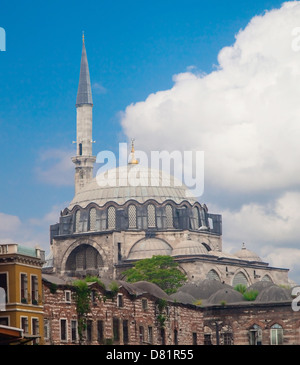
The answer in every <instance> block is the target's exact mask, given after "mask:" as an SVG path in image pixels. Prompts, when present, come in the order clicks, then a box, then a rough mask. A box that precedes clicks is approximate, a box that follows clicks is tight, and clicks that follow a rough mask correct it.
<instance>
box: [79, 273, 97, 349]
mask: <svg viewBox="0 0 300 365" xmlns="http://www.w3.org/2000/svg"><path fill="white" fill-rule="evenodd" d="M89 282H97V283H98V284H99V285H101V286H102V287H104V284H103V283H102V282H101V281H100V280H99V279H98V278H97V277H91V276H87V277H86V278H85V279H83V280H76V281H74V282H73V285H74V288H75V298H74V299H75V303H76V311H77V317H78V335H79V342H80V343H81V342H82V341H83V332H84V330H85V329H86V317H87V314H88V313H89V312H90V311H91V307H90V304H91V289H90V288H89V286H88V283H89Z"/></svg>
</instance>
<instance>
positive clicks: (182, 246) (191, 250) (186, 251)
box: [172, 240, 208, 257]
mask: <svg viewBox="0 0 300 365" xmlns="http://www.w3.org/2000/svg"><path fill="white" fill-rule="evenodd" d="M207 254H208V251H207V249H206V248H205V247H204V245H203V244H202V243H200V242H198V241H194V240H185V241H181V242H179V243H178V244H177V245H176V247H175V248H174V249H173V252H172V256H174V257H175V256H194V255H207Z"/></svg>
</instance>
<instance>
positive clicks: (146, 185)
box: [69, 165, 196, 210]
mask: <svg viewBox="0 0 300 365" xmlns="http://www.w3.org/2000/svg"><path fill="white" fill-rule="evenodd" d="M130 199H133V200H136V201H138V202H139V203H144V202H146V201H147V200H149V199H154V200H156V201H157V202H158V203H163V202H164V201H166V200H168V199H171V200H173V201H174V202H175V203H181V202H182V201H184V200H187V201H189V202H190V203H191V204H193V203H194V202H196V199H195V197H194V196H193V195H192V193H191V191H190V190H189V189H188V188H187V187H186V186H185V185H184V184H183V183H182V182H181V181H180V180H179V179H177V178H175V177H174V176H172V175H169V174H167V173H166V172H164V171H161V170H156V169H151V168H148V167H144V166H141V165H127V166H121V167H118V168H115V169H111V170H107V171H105V172H103V173H101V174H99V175H97V176H96V177H95V178H93V180H92V181H90V182H89V183H88V184H87V185H86V186H84V187H83V188H82V189H81V190H79V191H78V192H77V194H76V195H75V197H74V199H73V200H72V201H71V203H70V205H69V209H70V210H71V209H72V208H73V207H74V206H75V205H79V206H81V207H82V208H85V207H86V206H87V205H88V204H89V203H91V202H94V203H96V204H98V205H99V206H103V205H104V204H105V203H107V202H108V201H113V202H115V203H117V204H119V205H122V204H124V203H126V201H128V200H130Z"/></svg>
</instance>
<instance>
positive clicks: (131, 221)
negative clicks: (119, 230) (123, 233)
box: [128, 204, 136, 228]
mask: <svg viewBox="0 0 300 365" xmlns="http://www.w3.org/2000/svg"><path fill="white" fill-rule="evenodd" d="M128 226H129V228H136V206H135V205H133V204H130V205H129V207H128Z"/></svg>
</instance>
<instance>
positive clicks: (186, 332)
mask: <svg viewBox="0 0 300 365" xmlns="http://www.w3.org/2000/svg"><path fill="white" fill-rule="evenodd" d="M43 283H44V318H45V344H51V345H52V344H62V345H72V344H73V345H75V344H78V343H79V336H78V315H77V311H76V303H75V299H74V294H75V288H74V286H73V285H70V284H68V285H67V284H66V283H64V282H63V281H61V280H60V279H58V278H56V279H54V278H53V276H48V275H46V276H45V275H44V280H43ZM89 287H90V289H91V291H92V293H93V295H92V296H91V302H90V311H89V313H88V314H87V316H86V320H87V322H86V323H87V327H86V330H85V331H84V338H83V341H82V344H88V345H105V344H114V345H119V344H120V345H149V344H150V345H164V344H165V345H190V346H192V345H299V344H300V312H299V311H298V312H297V311H293V310H292V307H291V300H292V298H291V297H288V296H287V297H286V298H285V297H282V298H281V300H278V298H277V301H276V300H274V299H276V298H273V299H272V298H270V301H268V302H256V301H254V302H246V301H244V302H242V301H238V302H232V303H231V302H230V300H229V303H225V302H224V303H222V304H221V303H220V302H218V303H217V304H216V303H214V301H212V302H209V301H207V302H206V301H204V302H203V304H201V305H195V304H189V303H183V302H182V301H175V300H174V299H173V298H171V297H169V296H167V295H166V294H165V293H164V292H163V291H162V290H161V289H159V288H158V287H157V286H156V285H154V284H150V283H146V282H139V283H135V284H128V283H126V282H118V289H117V291H115V292H114V293H112V290H111V289H109V288H108V289H104V288H103V287H102V286H100V285H99V284H97V283H90V284H89ZM272 288H273V286H272ZM222 290H223V289H221V291H222ZM226 290H228V289H227V287H226ZM275 290H277V291H279V292H281V290H282V289H281V288H279V287H276V288H275ZM217 292H218V293H220V291H219V290H218V291H217ZM223 294H224V293H223ZM223 294H222V295H223ZM237 294H238V293H237ZM230 295H231V297H232V294H230ZM211 297H214V298H215V295H214V294H213V295H212V296H211ZM236 298H238V300H239V296H238V295H237V296H236ZM226 299H227V300H228V297H227V298H226ZM218 301H219V300H218Z"/></svg>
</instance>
